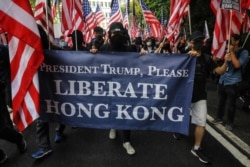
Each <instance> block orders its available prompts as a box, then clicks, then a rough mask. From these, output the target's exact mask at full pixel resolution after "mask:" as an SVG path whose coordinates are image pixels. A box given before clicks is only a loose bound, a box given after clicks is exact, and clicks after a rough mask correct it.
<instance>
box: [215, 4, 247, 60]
mask: <svg viewBox="0 0 250 167" xmlns="http://www.w3.org/2000/svg"><path fill="white" fill-rule="evenodd" d="M210 8H211V9H212V11H213V13H214V14H215V16H216V21H215V25H214V32H213V43H212V49H211V52H212V53H213V55H214V56H216V57H218V58H223V57H224V53H225V48H226V40H228V39H230V34H232V33H237V34H240V31H241V27H242V21H243V18H242V15H241V13H240V12H237V11H231V10H223V9H221V8H220V0H211V3H210ZM230 15H231V16H232V17H231V16H230ZM230 18H231V19H230ZM230 22H231V26H230ZM230 27H231V29H230Z"/></svg>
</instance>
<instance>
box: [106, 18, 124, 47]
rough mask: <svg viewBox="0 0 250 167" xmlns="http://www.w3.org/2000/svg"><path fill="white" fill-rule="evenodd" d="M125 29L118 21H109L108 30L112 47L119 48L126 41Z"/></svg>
mask: <svg viewBox="0 0 250 167" xmlns="http://www.w3.org/2000/svg"><path fill="white" fill-rule="evenodd" d="M125 33H126V31H125V28H124V27H123V25H122V23H120V22H113V23H111V25H110V27H109V31H108V37H109V40H110V44H111V45H112V46H113V47H114V48H121V47H122V46H123V45H124V44H125V43H126V35H125Z"/></svg>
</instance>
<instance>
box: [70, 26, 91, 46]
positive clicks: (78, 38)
mask: <svg viewBox="0 0 250 167" xmlns="http://www.w3.org/2000/svg"><path fill="white" fill-rule="evenodd" d="M69 37H71V38H72V43H73V46H72V48H71V50H75V51H78V50H82V51H87V48H86V47H85V46H84V44H85V42H84V39H83V34H82V32H81V31H80V30H74V31H73V32H72V34H70V35H69Z"/></svg>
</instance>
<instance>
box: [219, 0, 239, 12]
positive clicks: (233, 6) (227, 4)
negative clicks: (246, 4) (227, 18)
mask: <svg viewBox="0 0 250 167" xmlns="http://www.w3.org/2000/svg"><path fill="white" fill-rule="evenodd" d="M221 8H222V9H227V10H236V11H240V0H221Z"/></svg>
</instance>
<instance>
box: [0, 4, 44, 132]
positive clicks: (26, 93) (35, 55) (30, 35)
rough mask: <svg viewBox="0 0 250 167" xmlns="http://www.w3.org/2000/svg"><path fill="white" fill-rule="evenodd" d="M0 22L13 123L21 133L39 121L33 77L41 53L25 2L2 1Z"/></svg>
mask: <svg viewBox="0 0 250 167" xmlns="http://www.w3.org/2000/svg"><path fill="white" fill-rule="evenodd" d="M0 21H1V26H2V27H3V29H4V30H5V31H6V32H7V33H8V40H9V56H10V68H11V86H12V108H13V120H14V122H15V124H16V125H17V128H18V129H19V130H20V131H22V130H24V129H25V128H26V127H27V126H28V125H29V124H30V123H31V122H33V121H34V120H35V119H37V118H38V117H39V112H40V111H39V86H38V77H36V78H34V76H35V73H36V72H37V69H38V68H39V66H40V64H41V63H42V61H43V58H44V56H43V49H42V44H41V39H40V35H39V32H38V27H37V24H36V22H35V19H34V17H33V16H32V11H31V7H30V4H29V1H28V0H22V1H20V0H12V1H11V0H2V1H1V5H0ZM34 79H36V80H37V81H36V82H34ZM34 88H35V89H34ZM27 99H32V100H27Z"/></svg>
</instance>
